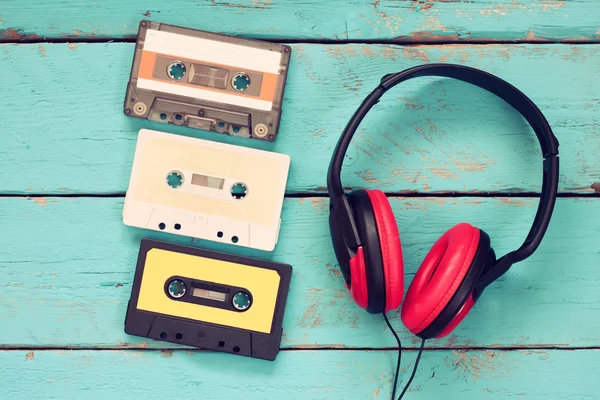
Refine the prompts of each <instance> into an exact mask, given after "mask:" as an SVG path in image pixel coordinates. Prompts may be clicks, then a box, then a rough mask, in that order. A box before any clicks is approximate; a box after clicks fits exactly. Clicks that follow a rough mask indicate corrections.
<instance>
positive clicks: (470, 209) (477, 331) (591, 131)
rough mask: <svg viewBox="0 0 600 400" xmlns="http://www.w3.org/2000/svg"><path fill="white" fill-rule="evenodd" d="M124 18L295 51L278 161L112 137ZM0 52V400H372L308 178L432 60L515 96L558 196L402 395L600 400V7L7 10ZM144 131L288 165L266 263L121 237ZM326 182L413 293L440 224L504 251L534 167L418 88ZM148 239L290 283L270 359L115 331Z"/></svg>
mask: <svg viewBox="0 0 600 400" xmlns="http://www.w3.org/2000/svg"><path fill="white" fill-rule="evenodd" d="M141 19H152V20H156V21H161V22H166V23H172V24H176V25H183V26H188V27H193V28H200V29H205V30H211V31H216V32H223V33H227V34H233V35H239V36H244V37H253V38H262V39H269V40H277V41H280V42H285V43H291V44H292V47H293V55H292V66H291V71H290V76H289V78H288V85H287V89H286V95H285V104H284V113H283V119H282V125H281V134H280V136H279V137H278V139H277V140H276V142H275V143H264V142H259V141H254V140H247V139H240V138H230V137H225V136H222V135H218V134H213V133H209V132H201V131H192V130H189V129H186V128H180V129H178V128H176V127H173V126H167V125H161V124H155V123H149V122H146V121H140V120H135V119H132V118H128V117H125V116H124V115H123V113H122V106H121V105H122V101H123V96H124V93H125V86H126V82H127V79H128V74H129V70H130V66H131V58H132V53H133V46H134V45H133V42H134V36H135V33H136V30H137V25H138V23H139V21H140V20H141ZM0 42H2V43H1V44H0V73H1V75H0V76H1V78H2V80H1V86H0V133H1V136H0V226H1V228H2V229H0V243H1V244H0V277H1V283H0V286H1V291H0V347H1V349H0V398H1V399H3V400H4V399H6V400H12V399H27V400H36V399H44V400H46V399H81V398H85V399H115V400H116V399H170V398H202V399H242V398H243V399H282V398H284V399H287V400H292V399H303V400H304V399H372V398H379V399H381V398H383V399H386V398H388V397H389V395H390V391H391V387H390V386H391V379H392V371H393V368H394V366H395V360H396V352H395V350H394V341H393V337H392V335H391V334H390V332H389V331H388V330H387V329H386V328H385V324H384V322H383V320H382V318H381V316H378V315H370V314H368V313H366V312H365V311H363V310H361V309H359V308H358V307H357V306H356V305H355V304H354V303H353V302H352V300H351V299H350V297H349V295H348V293H347V291H346V290H345V288H344V287H343V283H342V279H341V277H340V274H339V272H338V270H337V268H336V265H335V258H334V256H333V253H332V249H331V247H330V242H329V237H328V225H327V208H328V201H327V199H326V197H325V187H324V185H325V171H326V168H327V165H328V162H329V158H330V155H331V151H332V147H333V145H334V143H335V141H336V139H337V137H338V135H339V133H340V132H341V130H342V129H343V127H344V125H345V123H346V122H347V120H348V118H349V117H350V115H351V113H352V112H353V110H354V109H355V108H356V107H357V106H358V104H359V103H360V101H361V100H362V98H363V97H364V96H365V95H366V94H367V93H368V92H370V90H371V89H372V88H374V87H375V86H376V85H377V83H378V80H379V79H380V77H381V76H382V75H384V74H386V73H389V72H394V71H399V70H401V69H404V68H406V67H409V66H414V65H417V64H421V63H430V62H452V63H460V64H465V65H471V66H474V67H478V68H482V69H484V70H487V71H489V72H492V73H494V74H497V75H499V76H501V77H502V78H504V79H506V80H508V81H510V82H511V83H513V84H514V85H516V86H517V87H519V88H520V89H521V90H523V91H524V92H525V93H527V94H528V95H529V96H531V98H532V99H533V100H534V101H535V102H536V103H537V104H538V105H539V106H540V108H541V109H542V110H543V111H544V112H545V114H546V116H547V118H548V120H549V122H550V124H551V125H552V126H553V127H554V129H555V133H556V135H557V136H558V138H559V140H560V143H561V147H560V150H561V160H562V162H561V180H560V196H561V198H560V199H559V200H558V202H557V205H556V212H555V215H554V217H553V220H552V223H551V225H550V228H549V230H548V234H547V236H546V238H545V240H544V242H543V243H542V245H541V247H540V249H539V251H538V252H537V253H536V254H535V255H534V256H533V257H532V258H530V259H529V260H527V261H526V262H524V263H522V264H520V265H518V266H517V267H516V268H514V269H513V270H512V271H511V272H510V273H509V274H507V275H505V276H504V277H502V278H501V279H500V280H499V281H497V282H496V283H495V284H494V285H493V287H491V288H490V289H489V290H488V291H487V292H486V293H485V295H484V296H483V297H482V299H481V301H480V302H479V303H478V305H477V306H476V308H475V309H474V310H473V312H472V313H471V315H469V317H468V318H467V319H466V320H465V321H464V323H463V325H462V326H461V327H460V328H459V329H457V330H456V331H455V332H454V333H453V334H452V335H450V336H449V337H447V338H445V339H443V340H438V341H433V342H430V343H428V345H427V348H426V351H425V353H424V355H423V358H422V364H421V366H420V371H419V373H418V375H417V378H416V380H415V382H414V383H413V386H412V388H411V392H410V393H409V395H408V396H407V399H440V398H443V399H506V398H512V397H517V398H521V397H520V396H522V397H524V398H527V399H544V400H545V399H586V400H587V399H600V393H599V392H600V384H599V381H598V378H599V373H598V370H599V368H600V351H599V350H598V349H599V348H600V290H599V287H600V269H599V267H600V265H599V264H600V262H599V261H600V240H599V239H598V237H599V235H600V220H599V219H598V216H599V215H600V157H599V156H598V155H599V154H600V2H598V1H595V0H579V1H575V0H573V1H556V0H521V1H513V0H471V1H458V0H456V1H453V0H443V1H442V0H411V1H409V0H404V1H402V0H396V1H385V0H381V1H380V0H376V1H373V2H370V1H364V0H357V1H342V0H330V1H293V0H289V1H282V0H253V1H250V0H247V1H244V0H231V1H229V2H224V1H220V0H212V1H208V0H207V1H198V0H184V1H171V2H166V1H158V0H145V1H141V0H131V1H121V0H96V1H90V0H87V1H86V0H72V1H66V0H53V1H40V0H22V1H20V2H17V1H8V0H5V1H2V2H1V4H0ZM142 127H145V128H153V129H159V130H164V131H167V132H172V133H176V134H181V135H188V136H194V137H201V138H205V139H210V140H216V141H220V142H227V143H235V144H239V145H244V146H251V147H256V148H262V149H267V150H273V151H278V152H283V153H287V154H290V155H291V157H292V168H291V172H290V179H289V182H288V187H287V193H288V196H287V197H288V198H287V199H286V201H285V205H284V211H283V216H282V218H283V225H282V229H281V236H280V242H279V244H278V246H277V248H276V250H275V251H274V252H273V253H261V252H255V251H247V250H240V248H239V247H235V248H231V247H226V246H224V245H223V246H219V245H215V244H212V243H208V242H204V241H193V240H190V239H188V238H184V237H175V236H167V235H160V234H156V233H153V232H149V231H142V230H135V229H130V228H127V227H125V226H124V225H123V224H122V222H121V211H122V207H123V197H124V193H125V190H126V187H127V183H128V178H129V173H130V169H131V162H132V157H133V152H134V146H135V143H136V136H137V131H138V130H139V129H140V128H142ZM344 180H345V184H346V185H348V186H349V187H367V188H373V187H379V188H382V189H383V190H384V191H385V192H386V193H387V194H388V195H389V197H390V201H391V203H392V205H393V208H394V210H395V212H396V218H397V222H398V225H399V226H400V230H401V236H402V241H403V243H404V253H405V263H406V277H407V281H410V279H411V277H412V276H413V274H414V272H415V270H416V268H417V267H418V265H419V263H420V260H421V259H422V258H423V256H424V255H425V253H426V252H427V250H428V249H429V247H430V246H431V245H432V244H433V242H434V241H435V240H436V239H437V237H438V236H439V235H440V234H441V233H442V232H444V231H445V230H446V229H447V228H449V227H450V226H452V225H453V224H455V223H457V222H460V221H463V220H466V221H469V222H471V223H473V224H475V225H477V226H479V227H481V228H483V229H485V230H486V231H487V232H488V233H489V234H490V235H491V237H492V238H493V241H494V246H495V248H496V250H497V251H498V252H499V253H503V252H506V251H508V250H511V249H512V248H514V247H515V246H518V245H519V244H520V243H521V240H522V239H523V237H524V235H525V234H526V230H527V229H528V224H530V222H531V221H532V219H533V216H534V213H535V206H536V204H537V200H538V197H539V193H540V187H541V167H540V157H539V147H538V144H537V143H536V142H535V138H534V135H533V133H532V131H531V130H530V129H529V128H528V127H527V126H526V124H525V122H524V120H522V119H521V118H520V117H519V116H518V115H517V114H516V113H515V112H513V111H512V110H510V109H509V107H508V106H507V105H506V104H504V103H502V102H501V101H499V100H497V99H496V98H494V97H493V96H491V95H488V94H486V93H484V92H482V91H481V90H478V89H476V88H472V87H468V86H465V85H464V84H461V83H458V82H453V81H448V80H444V79H421V80H417V81H414V82H410V83H407V84H406V85H404V86H402V87H401V88H397V89H395V90H394V91H393V92H392V93H388V94H387V95H386V101H384V102H382V103H380V105H379V107H378V108H377V110H376V111H374V112H373V113H372V114H371V115H369V116H368V118H367V119H366V120H365V122H364V124H363V125H362V126H361V129H360V132H359V134H358V137H357V139H356V141H355V145H353V146H352V147H351V150H350V152H349V154H348V158H347V161H346V165H345V170H344ZM143 237H152V238H158V239H163V240H168V241H171V242H176V243H183V244H192V245H195V246H201V247H206V248H211V249H217V250H221V251H229V252H236V253H238V254H244V255H249V256H254V257H259V258H264V259H271V260H275V261H281V262H286V263H290V264H292V265H293V267H294V275H293V278H292V285H291V290H290V294H289V301H288V307H287V310H286V314H285V320H284V338H283V342H282V351H281V352H280V354H279V356H278V358H277V360H276V361H275V362H266V361H260V360H252V359H248V358H244V357H235V356H231V355H227V354H217V353H211V352H205V351H199V350H195V349H191V348H184V347H177V346H174V345H170V344H167V343H161V342H154V341H149V340H142V339H140V338H136V337H131V336H128V335H126V334H125V333H124V332H123V322H124V318H125V309H126V305H127V301H128V299H129V295H130V289H131V282H132V279H133V270H134V266H135V261H136V257H137V253H138V246H139V242H140V239H141V238H143ZM392 324H393V325H394V326H395V327H397V328H398V329H400V330H401V337H402V339H403V342H404V344H405V346H406V347H407V348H408V350H407V351H405V352H404V357H403V359H404V362H403V366H402V370H403V371H404V374H403V375H402V376H401V377H400V378H401V379H400V380H401V382H405V381H406V379H407V376H406V375H407V374H406V371H410V369H412V366H413V363H414V359H415V349H416V347H417V345H418V341H417V339H416V338H415V337H413V336H412V335H410V334H409V333H408V332H407V331H406V330H405V329H404V328H403V327H402V325H401V321H400V318H399V315H398V312H395V313H393V314H392Z"/></svg>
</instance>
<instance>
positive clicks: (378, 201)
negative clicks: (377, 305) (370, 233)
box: [366, 189, 404, 312]
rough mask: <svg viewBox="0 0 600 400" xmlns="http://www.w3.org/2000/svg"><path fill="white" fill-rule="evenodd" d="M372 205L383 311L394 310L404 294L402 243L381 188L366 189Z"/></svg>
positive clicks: (390, 208) (392, 214) (398, 305)
mask: <svg viewBox="0 0 600 400" xmlns="http://www.w3.org/2000/svg"><path fill="white" fill-rule="evenodd" d="M366 192H367V195H368V196H369V199H370V200H371V204H372V206H373V215H374V216H375V222H376V224H377V233H378V235H379V245H380V247H381V259H382V262H383V271H384V274H385V312H388V311H390V310H395V309H396V308H398V307H400V303H402V295H403V294H404V263H403V260H402V244H401V241H400V234H399V233H398V226H397V225H396V219H395V217H394V213H393V211H392V207H391V206H390V203H389V201H388V199H387V197H386V196H385V194H384V193H383V192H382V191H381V190H376V189H375V190H366Z"/></svg>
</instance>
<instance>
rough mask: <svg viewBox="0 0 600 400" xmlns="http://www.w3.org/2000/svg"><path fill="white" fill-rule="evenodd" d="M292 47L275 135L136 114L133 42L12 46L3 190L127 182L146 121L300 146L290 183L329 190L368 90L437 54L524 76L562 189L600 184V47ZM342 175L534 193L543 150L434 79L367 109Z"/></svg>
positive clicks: (520, 124)
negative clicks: (340, 141) (341, 143)
mask: <svg viewBox="0 0 600 400" xmlns="http://www.w3.org/2000/svg"><path fill="white" fill-rule="evenodd" d="M436 4H438V3H436ZM439 4H442V3H439ZM444 4H445V3H444ZM448 4H458V3H448ZM461 4H462V3H461ZM569 4H570V3H569ZM293 47H294V48H293V55H292V60H293V61H292V66H291V72H290V76H289V78H288V85H287V88H286V96H285V102H284V112H283V118H282V125H281V131H280V135H279V136H278V138H277V140H276V141H275V143H265V142H262V141H258V140H248V139H242V138H231V137H227V136H224V135H219V134H215V133H209V132H201V131H196V130H191V129H188V128H179V129H176V127H173V126H168V125H163V124H159V123H150V122H147V121H141V120H138V119H134V118H129V117H126V116H124V115H123V112H122V102H123V96H124V93H125V87H126V83H127V80H128V76H129V70H130V66H131V57H132V52H133V45H132V44H123V43H121V44H76V45H75V44H33V45H32V44H30V45H2V46H0V54H2V57H0V70H2V71H10V70H12V69H13V68H15V67H16V66H25V65H26V66H28V67H27V68H22V69H19V71H18V72H15V73H13V74H11V75H10V77H9V78H10V79H6V80H4V81H3V90H2V92H0V103H1V104H2V106H1V107H0V120H1V121H3V122H2V146H0V178H1V179H2V183H3V184H2V186H1V187H0V193H20V194H28V193H63V194H64V193H96V194H99V193H123V192H124V191H125V190H126V188H127V184H128V180H129V172H130V168H131V162H132V159H133V153H134V147H135V143H136V138H137V137H136V136H137V134H136V132H137V131H138V130H139V129H140V128H142V127H146V128H154V129H158V130H165V131H167V132H174V133H179V134H184V135H190V136H197V137H202V138H206V139H211V140H217V141H222V142H228V143H235V144H239V145H244V146H251V147H258V148H263V149H267V150H273V151H278V152H283V153H287V154H290V155H291V157H292V167H291V172H290V177H289V182H288V192H289V193H297V192H307V191H314V192H321V193H322V192H324V186H325V174H326V170H327V167H328V164H329V159H330V157H331V152H332V148H333V147H334V145H335V143H336V141H337V138H338V136H339V134H340V132H341V131H342V129H343V128H344V126H345V124H346V122H347V121H348V119H349V118H350V116H351V114H352V113H353V112H354V110H355V109H356V107H358V105H359V104H360V102H361V101H362V99H363V98H364V97H365V96H366V95H367V94H368V93H369V92H370V91H371V90H372V89H374V88H375V87H376V86H377V84H378V80H379V79H380V77H381V76H383V75H385V74H386V73H390V72H393V71H399V70H402V69H404V68H407V67H409V66H414V65H417V64H422V63H426V62H452V63H459V64H464V65H471V66H475V67H478V68H482V69H484V70H487V71H489V72H492V73H496V74H498V75H499V76H500V77H502V78H505V79H507V80H508V81H510V82H511V83H513V84H514V85H516V86H517V87H519V88H520V89H521V90H523V91H524V92H525V93H527V94H528V95H529V96H530V97H531V98H532V99H533V100H534V101H535V102H536V103H537V104H538V106H539V107H540V108H541V109H542V110H543V111H544V113H545V114H546V116H547V118H548V120H549V122H550V123H551V125H552V126H553V127H554V129H555V133H556V135H557V137H558V138H559V140H560V143H561V147H560V151H561V157H562V160H563V162H562V164H561V182H560V189H561V191H565V192H575V193H594V192H596V193H598V192H600V172H599V171H600V157H598V154H600V140H599V139H600V97H599V95H598V94H599V93H600V68H599V67H598V65H600V47H598V46H592V45H578V46H572V45H518V46H517V45H510V46H509V45H490V46H466V45H456V46H426V47H400V46H382V45H311V44H302V45H294V46H293ZM343 181H344V184H345V185H347V186H351V187H380V188H382V189H383V190H385V191H387V192H399V191H421V192H443V191H465V192H471V191H472V192H478V191H485V192H489V191H495V192H512V193H514V192H522V191H525V192H536V191H539V190H540V185H541V156H540V152H539V146H538V144H537V143H536V141H535V137H534V135H533V133H532V132H531V130H530V129H529V128H527V126H526V124H525V122H524V120H523V119H522V118H521V117H520V116H519V115H517V114H516V113H515V112H513V111H512V110H511V109H509V106H508V105H506V104H505V103H503V102H502V101H501V100H499V99H496V98H495V97H494V96H493V95H491V94H488V93H485V92H483V91H481V90H479V89H478V88H474V87H470V86H468V85H466V84H463V83H460V82H455V81H449V80H440V79H433V78H432V79H427V78H423V79H420V80H415V81H411V82H407V83H406V85H405V86H403V87H402V88H397V89H394V91H393V92H391V93H388V94H387V95H386V97H385V100H384V101H382V102H381V103H380V104H379V105H378V106H377V107H376V108H375V109H374V111H373V113H372V114H369V115H368V117H367V118H366V119H365V121H364V123H363V124H362V125H361V127H360V128H359V132H358V133H357V138H356V140H355V143H354V144H353V145H352V146H351V149H350V150H349V153H348V156H347V160H346V163H345V167H344V176H343Z"/></svg>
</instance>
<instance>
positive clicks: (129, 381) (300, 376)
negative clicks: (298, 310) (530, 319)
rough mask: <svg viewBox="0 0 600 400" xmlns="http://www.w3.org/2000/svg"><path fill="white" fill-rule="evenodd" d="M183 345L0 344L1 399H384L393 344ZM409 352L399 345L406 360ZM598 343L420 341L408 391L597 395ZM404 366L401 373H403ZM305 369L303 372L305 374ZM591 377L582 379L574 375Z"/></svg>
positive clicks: (426, 395)
mask: <svg viewBox="0 0 600 400" xmlns="http://www.w3.org/2000/svg"><path fill="white" fill-rule="evenodd" d="M233 357H235V356H231V355H227V354H215V353H205V352H188V351H161V352H159V351H122V350H121V351H36V350H32V351H1V352H0V373H1V374H0V383H1V384H2V392H3V396H4V398H6V399H11V400H12V399H22V398H27V399H30V400H47V399H78V398H81V396H82V395H85V398H86V399H94V400H95V399H107V398H110V399H115V400H119V399H123V400H128V399H132V398H134V399H138V398H152V399H171V398H174V397H178V398H181V397H182V396H184V395H185V396H190V397H191V396H194V397H197V398H202V399H207V400H217V399H218V400H221V399H248V398H251V399H261V400H263V399H266V400H268V399H281V398H286V399H290V400H313V399H314V400H317V399H318V400H321V399H327V400H341V399H389V396H390V393H391V389H390V386H391V381H392V376H391V374H390V370H391V369H392V367H393V366H395V360H396V358H395V357H396V354H395V352H392V351H294V352H282V353H280V354H279V357H278V359H277V360H276V361H274V362H272V363H271V362H267V361H259V360H252V359H249V358H242V357H237V358H233ZM414 357H415V353H414V352H405V353H404V356H403V358H404V360H405V364H404V367H405V369H409V368H411V367H412V366H413V361H414ZM599 367H600V352H599V351H598V350H588V351H557V350H544V351H527V350H520V351H508V352H507V351H491V350H485V351H466V352H465V351H426V352H425V353H424V355H423V357H422V359H421V364H420V367H419V368H420V371H421V373H420V374H418V375H417V377H416V378H415V381H414V382H413V385H412V387H411V389H410V392H409V393H408V394H407V396H406V397H405V398H406V399H411V400H429V399H441V398H451V399H467V400H480V399H497V400H504V399H507V398H513V397H514V398H525V399H534V400H546V399H572V400H588V399H597V398H598V390H597V386H596V385H594V384H592V383H591V382H594V380H595V379H596V378H597V370H598V368H599ZM408 373H409V372H406V373H405V374H403V376H402V378H401V380H405V379H406V378H407V375H408ZM308 377H310V378H308ZM583 382H589V384H582V383H583Z"/></svg>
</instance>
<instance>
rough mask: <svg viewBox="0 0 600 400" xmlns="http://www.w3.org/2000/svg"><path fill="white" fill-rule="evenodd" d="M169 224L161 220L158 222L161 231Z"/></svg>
mask: <svg viewBox="0 0 600 400" xmlns="http://www.w3.org/2000/svg"><path fill="white" fill-rule="evenodd" d="M166 227H167V226H166V225H165V223H164V222H161V223H160V224H158V229H160V230H161V231H163V230H164V229H165V228H166Z"/></svg>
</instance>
